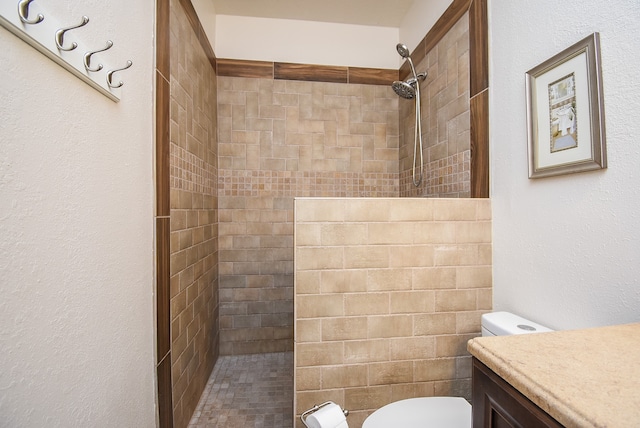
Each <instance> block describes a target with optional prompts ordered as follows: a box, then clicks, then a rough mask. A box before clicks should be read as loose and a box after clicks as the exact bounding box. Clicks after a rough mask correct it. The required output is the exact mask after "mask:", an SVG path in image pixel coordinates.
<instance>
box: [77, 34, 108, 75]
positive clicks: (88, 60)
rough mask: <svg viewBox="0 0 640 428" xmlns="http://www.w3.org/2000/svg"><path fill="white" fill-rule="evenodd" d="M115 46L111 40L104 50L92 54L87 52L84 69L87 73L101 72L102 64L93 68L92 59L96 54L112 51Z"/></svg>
mask: <svg viewBox="0 0 640 428" xmlns="http://www.w3.org/2000/svg"><path fill="white" fill-rule="evenodd" d="M112 46H113V42H112V41H111V40H107V47H105V48H103V49H98V50H97V51H92V52H87V53H85V54H84V68H85V69H86V70H87V71H91V72H96V71H100V70H102V67H103V66H102V64H98V65H97V66H96V67H94V68H92V67H91V57H92V56H93V55H94V54H97V53H99V52H104V51H107V50H109V49H111V47H112Z"/></svg>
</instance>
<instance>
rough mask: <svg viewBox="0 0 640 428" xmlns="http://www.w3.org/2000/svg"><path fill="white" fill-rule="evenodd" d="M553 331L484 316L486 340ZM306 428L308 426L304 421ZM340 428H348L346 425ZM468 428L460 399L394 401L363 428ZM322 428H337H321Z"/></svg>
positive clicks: (509, 317)
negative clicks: (490, 337) (489, 337)
mask: <svg viewBox="0 0 640 428" xmlns="http://www.w3.org/2000/svg"><path fill="white" fill-rule="evenodd" d="M547 331H552V330H551V329H549V328H547V327H544V326H542V325H540V324H536V323H534V322H532V321H529V320H526V319H524V318H521V317H519V316H517V315H514V314H512V313H509V312H492V313H488V314H484V315H483V316H482V335H483V336H508V335H514V334H529V333H541V332H547ZM302 422H303V423H304V425H305V426H309V425H307V424H306V423H305V420H304V419H302ZM340 426H341V427H348V426H347V425H346V422H344V425H340ZM389 427H398V428H423V427H438V428H469V427H471V404H469V402H467V400H465V399H464V398H461V397H419V398H409V399H406V400H400V401H395V402H393V403H390V404H387V405H386V406H383V407H381V408H379V409H378V410H376V411H375V412H373V413H372V414H371V415H369V417H367V419H365V421H364V423H363V425H362V428H389ZM319 428H334V427H333V426H331V427H329V426H322V425H320V426H319Z"/></svg>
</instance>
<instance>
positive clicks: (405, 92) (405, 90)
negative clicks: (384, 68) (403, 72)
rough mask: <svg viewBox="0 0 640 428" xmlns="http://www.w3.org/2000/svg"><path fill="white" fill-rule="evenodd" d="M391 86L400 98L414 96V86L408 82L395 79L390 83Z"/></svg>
mask: <svg viewBox="0 0 640 428" xmlns="http://www.w3.org/2000/svg"><path fill="white" fill-rule="evenodd" d="M391 87H392V88H393V90H394V91H395V92H396V94H398V95H399V96H401V97H402V98H406V99H408V100H412V99H414V98H415V97H416V90H415V88H414V87H413V86H411V84H410V83H408V82H401V81H399V80H396V81H395V82H393V83H392V84H391Z"/></svg>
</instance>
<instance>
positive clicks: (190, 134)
mask: <svg viewBox="0 0 640 428" xmlns="http://www.w3.org/2000/svg"><path fill="white" fill-rule="evenodd" d="M169 26H170V33H171V34H170V58H171V59H170V61H171V64H170V69H171V82H170V83H171V99H170V147H169V152H170V153H169V155H170V156H169V159H170V160H169V170H170V175H169V181H170V208H171V210H170V214H171V219H170V230H171V232H170V234H171V235H170V265H171V266H170V272H171V279H170V290H171V302H170V311H171V315H170V316H171V343H172V345H171V376H172V383H173V405H174V409H173V410H174V411H173V423H174V426H176V427H186V426H187V425H188V423H189V420H190V417H191V415H192V414H193V411H194V409H195V408H196V406H197V404H198V400H199V398H200V395H201V393H202V390H203V389H204V386H205V385H206V383H207V380H208V378H209V374H210V373H211V371H212V369H213V365H214V363H215V361H216V359H217V356H218V343H219V333H218V331H219V327H218V321H217V318H218V270H217V268H218V231H217V220H218V219H217V146H216V142H217V141H216V133H217V131H216V120H217V117H216V111H217V110H216V109H217V107H216V76H215V72H214V70H213V68H212V66H211V64H210V62H209V59H208V58H207V55H206V54H205V52H204V50H203V48H202V46H201V45H200V41H199V39H198V36H197V34H196V33H195V32H194V31H193V29H192V26H191V24H190V22H189V20H188V18H187V15H186V14H185V9H183V7H182V5H181V4H180V3H179V2H178V0H172V1H171V2H170V23H169Z"/></svg>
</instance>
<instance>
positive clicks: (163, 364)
mask: <svg viewBox="0 0 640 428" xmlns="http://www.w3.org/2000/svg"><path fill="white" fill-rule="evenodd" d="M156 376H157V378H158V421H159V427H160V428H173V399H172V395H173V391H172V388H171V352H169V353H167V355H165V356H164V358H163V359H162V360H161V361H160V363H159V364H158V366H157V368H156Z"/></svg>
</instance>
